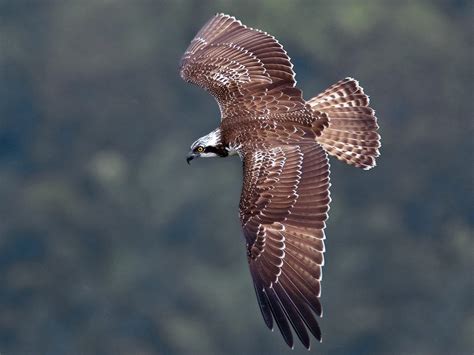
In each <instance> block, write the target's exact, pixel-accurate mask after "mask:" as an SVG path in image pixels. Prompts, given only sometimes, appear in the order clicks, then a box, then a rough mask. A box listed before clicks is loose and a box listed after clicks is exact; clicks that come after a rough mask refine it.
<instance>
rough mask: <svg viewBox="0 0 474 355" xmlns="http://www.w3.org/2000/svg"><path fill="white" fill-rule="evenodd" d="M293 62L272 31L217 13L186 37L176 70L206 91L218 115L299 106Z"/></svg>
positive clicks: (253, 113)
mask: <svg viewBox="0 0 474 355" xmlns="http://www.w3.org/2000/svg"><path fill="white" fill-rule="evenodd" d="M292 67H293V65H292V64H291V62H290V58H289V57H288V56H287V54H286V52H285V50H284V49H283V47H282V46H281V44H280V43H278V41H277V40H276V39H275V38H274V37H273V36H270V35H268V34H267V33H265V32H262V31H259V30H256V29H253V28H249V27H246V26H245V25H242V23H241V22H240V21H238V20H236V19H235V18H234V17H231V16H228V15H224V14H217V15H215V16H214V17H213V18H211V19H210V20H209V21H208V22H207V23H206V24H205V25H204V27H203V28H202V29H201V30H200V31H199V32H198V34H197V35H196V37H195V38H194V39H193V40H192V41H191V44H190V45H189V47H188V49H187V50H186V52H185V53H184V55H183V57H182V59H181V65H180V75H181V77H182V78H183V79H184V80H186V81H188V82H192V83H194V84H196V85H199V86H200V87H202V88H204V89H206V90H207V91H209V92H210V93H211V94H212V95H213V96H214V97H215V98H216V99H217V101H218V103H219V107H220V109H221V113H222V117H223V118H227V117H229V118H231V117H235V116H239V115H243V114H244V115H246V116H249V115H251V116H259V115H266V114H268V113H270V112H276V113H285V112H290V111H293V110H295V109H301V108H303V107H304V104H305V103H304V100H303V98H302V94H301V91H300V90H299V89H297V88H295V84H296V81H295V73H294V72H293V69H292Z"/></svg>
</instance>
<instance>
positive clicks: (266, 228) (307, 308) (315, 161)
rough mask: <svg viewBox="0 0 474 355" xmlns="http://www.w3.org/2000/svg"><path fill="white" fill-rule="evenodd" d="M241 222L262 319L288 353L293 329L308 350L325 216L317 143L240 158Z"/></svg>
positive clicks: (325, 186)
mask: <svg viewBox="0 0 474 355" xmlns="http://www.w3.org/2000/svg"><path fill="white" fill-rule="evenodd" d="M243 160H244V185H243V190H242V196H241V200H240V219H241V222H242V226H243V231H244V235H245V238H246V242H247V256H248V262H249V266H250V272H251V274H252V278H253V282H254V286H255V291H256V294H257V298H258V302H259V305H260V309H261V311H262V315H263V318H264V320H265V322H266V324H267V326H268V327H269V328H270V329H273V321H275V322H276V324H277V326H278V328H279V329H280V331H281V333H282V335H283V337H284V339H285V341H286V343H287V344H288V345H289V346H290V347H292V346H293V336H292V332H291V329H290V326H289V324H291V326H292V327H293V329H294V331H295V332H296V334H297V335H298V337H299V339H300V340H301V342H302V343H303V345H304V346H305V347H306V348H308V349H309V346H310V340H309V336H308V332H307V330H309V331H310V332H311V333H312V334H313V335H314V336H315V337H316V339H318V340H319V341H320V340H321V332H320V329H319V326H318V323H317V321H316V318H315V315H317V316H321V313H322V310H321V304H320V302H319V296H320V281H321V267H322V265H323V263H324V259H323V253H324V241H323V240H324V238H325V237H324V228H325V221H326V219H327V212H328V210H329V202H330V196H329V185H330V184H329V164H328V158H327V155H326V153H325V151H324V150H323V149H322V148H321V146H320V145H318V144H316V143H312V144H310V143H302V144H300V145H287V146H274V147H267V148H265V149H261V150H259V149H257V150H250V149H249V150H248V151H247V152H244V154H243Z"/></svg>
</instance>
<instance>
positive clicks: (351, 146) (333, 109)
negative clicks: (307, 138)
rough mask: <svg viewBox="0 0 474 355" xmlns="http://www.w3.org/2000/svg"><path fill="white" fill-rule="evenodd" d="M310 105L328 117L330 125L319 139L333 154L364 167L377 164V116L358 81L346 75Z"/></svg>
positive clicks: (378, 141)
mask: <svg viewBox="0 0 474 355" xmlns="http://www.w3.org/2000/svg"><path fill="white" fill-rule="evenodd" d="M308 104H309V105H311V108H312V109H313V111H315V113H316V114H317V115H318V116H319V117H321V116H327V118H328V121H329V126H328V127H325V128H324V129H323V131H322V133H321V135H320V136H319V137H318V138H317V141H318V143H319V144H321V145H322V146H323V148H324V149H326V151H327V152H328V153H329V154H330V155H332V156H335V157H336V158H338V159H339V160H342V161H345V162H346V163H347V164H350V165H354V166H356V167H358V168H363V169H365V170H368V169H371V168H373V167H374V166H375V165H376V162H375V158H376V157H378V156H379V155H380V153H379V148H380V135H379V134H378V133H377V130H378V128H379V126H378V124H377V117H375V111H374V110H373V109H372V108H370V107H369V97H368V96H367V95H366V94H365V93H364V90H363V89H362V87H360V86H359V82H358V81H357V80H355V79H353V78H345V79H343V80H341V81H339V82H337V83H336V84H334V85H332V86H331V87H329V88H328V89H326V90H325V91H324V92H322V93H321V94H319V95H318V96H316V97H313V98H312V99H311V100H309V101H308Z"/></svg>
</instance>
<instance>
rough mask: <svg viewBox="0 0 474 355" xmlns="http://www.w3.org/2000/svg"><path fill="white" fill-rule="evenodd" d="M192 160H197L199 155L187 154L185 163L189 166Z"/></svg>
mask: <svg viewBox="0 0 474 355" xmlns="http://www.w3.org/2000/svg"><path fill="white" fill-rule="evenodd" d="M194 158H199V154H196V153H193V152H189V153H188V156H187V157H186V162H187V163H188V164H189V165H191V163H190V161H191V160H193V159H194Z"/></svg>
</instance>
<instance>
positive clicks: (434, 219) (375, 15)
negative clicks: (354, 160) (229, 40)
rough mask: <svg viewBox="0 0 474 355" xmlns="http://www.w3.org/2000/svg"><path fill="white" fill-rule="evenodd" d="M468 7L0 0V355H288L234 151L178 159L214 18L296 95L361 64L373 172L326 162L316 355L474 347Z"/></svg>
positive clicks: (193, 132)
mask: <svg viewBox="0 0 474 355" xmlns="http://www.w3.org/2000/svg"><path fill="white" fill-rule="evenodd" d="M473 4H474V2H472V1H470V0H466V1H462V0H456V1H441V0H433V1H391V0H387V1H364V2H361V1H355V0H347V1H342V0H341V1H275V0H272V1H270V0H268V1H241V2H231V1H224V0H221V1H203V0H200V1H183V0H181V1H167V2H164V1H152V0H134V1H133V0H128V1H127V0H121V1H112V0H109V1H106V0H100V1H92V0H88V1H72V0H70V1H46V0H45V1H39V0H37V1H34V0H29V1H17V0H10V1H8V0H2V1H0V285H1V286H0V353H1V354H8V355H13V354H287V353H288V351H289V350H287V347H286V345H285V344H284V342H283V340H282V338H281V337H280V335H279V334H277V332H274V333H271V332H270V331H268V329H267V328H266V327H265V325H264V322H263V320H262V318H261V315H260V313H259V310H258V306H257V302H256V299H255V295H254V290H253V287H252V284H251V280H250V275H249V272H248V269H247V265H246V256H245V248H244V242H243V237H242V234H241V231H240V226H239V221H238V217H237V206H238V200H239V195H240V186H241V176H242V173H241V162H240V161H239V159H238V158H235V157H234V158H233V159H207V160H205V159H202V160H199V161H195V162H193V164H192V166H191V167H189V166H188V165H187V164H186V161H185V155H186V153H187V152H188V147H189V145H190V144H191V143H192V142H193V141H194V140H195V139H196V138H197V137H200V136H202V135H204V134H206V133H208V132H209V131H210V130H212V129H213V128H214V127H215V126H216V125H217V124H218V122H219V110H218V108H217V105H216V104H215V102H214V100H213V99H212V98H211V97H210V96H209V95H208V94H207V93H206V92H204V91H202V90H200V89H199V88H197V87H193V86H190V85H188V84H186V83H185V82H183V81H182V80H181V79H180V77H179V75H178V71H177V68H178V62H179V59H180V56H181V55H182V53H183V51H184V50H185V48H186V47H187V45H188V43H189V41H190V40H191V39H192V37H193V36H194V34H195V33H196V32H197V31H198V30H199V28H200V27H201V25H203V24H204V23H205V22H206V21H207V19H208V18H210V17H211V16H212V15H213V14H214V13H216V12H225V13H230V14H233V15H235V16H237V17H238V18H240V19H241V20H242V21H243V22H244V23H245V24H247V25H249V26H252V27H257V28H261V29H264V30H265V31H268V32H270V33H272V34H274V35H275V36H276V37H277V38H279V39H280V41H281V42H282V43H283V44H284V46H285V48H286V49H287V50H288V52H289V54H290V56H291V57H292V60H293V62H294V64H295V70H296V72H297V79H298V85H299V86H300V87H301V88H302V89H303V90H304V93H305V97H306V98H310V97H312V96H314V95H315V94H317V93H318V92H320V91H321V90H323V89H325V88H326V87H327V86H329V85H330V84H332V83H334V82H336V81H337V80H339V79H341V78H344V77H346V76H353V77H355V78H357V79H359V80H360V82H361V84H362V85H363V87H364V88H365V91H366V92H367V93H369V94H370V95H371V99H372V104H373V107H374V108H375V109H376V110H377V116H378V117H379V123H380V126H381V129H380V132H381V134H382V137H383V147H382V155H381V158H380V159H379V161H378V166H377V168H376V169H373V170H371V171H368V172H365V171H360V170H357V169H355V168H352V167H349V166H346V165H344V164H343V163H340V162H338V161H333V163H332V183H333V188H332V197H333V203H332V209H331V216H330V219H329V222H328V229H327V236H328V240H327V254H326V265H325V268H324V282H323V293H322V302H323V306H324V311H325V316H324V318H323V319H322V320H321V321H320V325H321V327H322V330H323V337H324V341H323V343H322V344H316V342H314V341H313V352H314V353H318V354H430V355H431V354H472V352H473V350H474V335H473V334H474V305H473V298H472V296H473V293H474V280H473V276H472V275H473V274H472V272H473V270H474V261H473V258H474V257H473V254H474V239H473V238H474V237H473V230H474V217H473V214H472V206H473V205H474V203H473V202H474V201H473V177H474V176H473V175H474V174H473V159H472V155H473V152H474V149H473V142H472V134H473V130H472V128H473V116H472V112H473V110H474V107H473V84H472V82H473V81H472V80H473V76H474V75H473V70H472V64H473V46H472V38H473V37H472V35H473V31H472V29H473V28H472V23H473V20H474V12H473ZM299 353H302V354H307V353H308V352H307V351H306V350H303V348H302V346H300V345H297V346H296V350H295V351H294V352H292V354H299Z"/></svg>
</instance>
